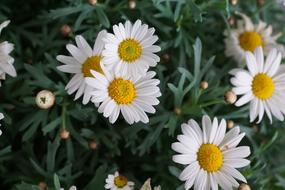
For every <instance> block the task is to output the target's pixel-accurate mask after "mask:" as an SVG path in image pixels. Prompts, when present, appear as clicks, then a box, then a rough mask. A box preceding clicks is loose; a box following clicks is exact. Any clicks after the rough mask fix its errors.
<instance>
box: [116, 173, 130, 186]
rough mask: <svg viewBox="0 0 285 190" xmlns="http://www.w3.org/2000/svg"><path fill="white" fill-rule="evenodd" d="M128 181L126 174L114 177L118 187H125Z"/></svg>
mask: <svg viewBox="0 0 285 190" xmlns="http://www.w3.org/2000/svg"><path fill="white" fill-rule="evenodd" d="M127 183H128V179H127V178H126V177H125V176H122V175H119V176H117V177H115V179H114V184H115V185H116V186H117V187H118V188H123V187H125V186H126V185H127Z"/></svg>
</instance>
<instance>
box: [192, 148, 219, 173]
mask: <svg viewBox="0 0 285 190" xmlns="http://www.w3.org/2000/svg"><path fill="white" fill-rule="evenodd" d="M197 159H198V162H199V165H200V166H201V168H203V169H204V170H205V171H207V172H216V171H218V170H219V169H220V168H221V166H222V165H223V154H222V151H221V150H220V148H219V147H217V146H216V145H213V144H202V145H201V147H200V149H199V151H198V153H197Z"/></svg>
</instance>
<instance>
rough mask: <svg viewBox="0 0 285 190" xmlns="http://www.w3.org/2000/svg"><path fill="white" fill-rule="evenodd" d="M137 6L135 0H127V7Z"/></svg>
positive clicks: (133, 7)
mask: <svg viewBox="0 0 285 190" xmlns="http://www.w3.org/2000/svg"><path fill="white" fill-rule="evenodd" d="M136 6H137V3H136V1H135V0H129V9H135V8H136Z"/></svg>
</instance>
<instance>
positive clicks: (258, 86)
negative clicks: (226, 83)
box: [251, 73, 274, 100]
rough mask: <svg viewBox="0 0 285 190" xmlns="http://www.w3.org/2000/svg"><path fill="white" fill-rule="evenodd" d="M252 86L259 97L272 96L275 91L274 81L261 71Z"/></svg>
mask: <svg viewBox="0 0 285 190" xmlns="http://www.w3.org/2000/svg"><path fill="white" fill-rule="evenodd" d="M251 88H252V92H253V94H254V95H255V96H256V97H257V98H259V99H261V100H266V99H268V98H270V97H271V96H272V94H273V92H274V82H273V80H272V78H270V77H269V76H268V75H266V74H264V73H259V74H257V75H255V77H254V78H253V81H252V85H251Z"/></svg>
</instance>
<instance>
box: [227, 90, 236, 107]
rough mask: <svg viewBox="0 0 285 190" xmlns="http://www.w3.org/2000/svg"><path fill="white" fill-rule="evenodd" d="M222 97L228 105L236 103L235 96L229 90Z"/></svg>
mask: <svg viewBox="0 0 285 190" xmlns="http://www.w3.org/2000/svg"><path fill="white" fill-rule="evenodd" d="M224 97H225V101H226V102H227V103H229V104H234V103H235V102H236V101H237V95H236V94H235V93H234V92H233V91H231V90H229V91H227V92H226V93H225V96H224Z"/></svg>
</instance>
